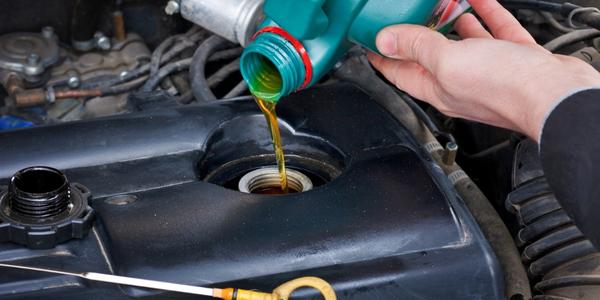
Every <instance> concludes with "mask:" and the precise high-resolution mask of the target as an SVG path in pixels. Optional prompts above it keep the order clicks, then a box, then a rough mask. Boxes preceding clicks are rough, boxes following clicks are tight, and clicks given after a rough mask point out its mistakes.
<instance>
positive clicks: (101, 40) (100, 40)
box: [94, 32, 111, 50]
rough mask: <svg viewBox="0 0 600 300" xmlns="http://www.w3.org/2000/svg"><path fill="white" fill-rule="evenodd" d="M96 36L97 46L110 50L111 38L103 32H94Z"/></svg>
mask: <svg viewBox="0 0 600 300" xmlns="http://www.w3.org/2000/svg"><path fill="white" fill-rule="evenodd" d="M94 38H95V39H96V47H98V48H99V49H101V50H110V47H111V45H110V39H109V38H108V37H107V36H105V35H104V33H102V32H96V34H94Z"/></svg>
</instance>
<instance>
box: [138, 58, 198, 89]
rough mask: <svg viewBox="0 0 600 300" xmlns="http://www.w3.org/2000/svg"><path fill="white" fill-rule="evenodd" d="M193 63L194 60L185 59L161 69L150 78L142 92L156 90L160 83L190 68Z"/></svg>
mask: <svg viewBox="0 0 600 300" xmlns="http://www.w3.org/2000/svg"><path fill="white" fill-rule="evenodd" d="M191 63H192V58H185V59H182V60H178V61H176V62H171V63H168V64H166V65H165V66H163V67H162V68H160V70H159V71H158V72H157V73H156V75H154V76H153V77H151V78H149V79H148V81H146V83H145V84H144V86H143V87H142V91H145V92H149V91H152V90H154V89H155V88H156V87H157V86H158V85H159V84H160V82H161V81H162V80H163V79H164V78H165V77H167V76H169V75H170V74H171V73H174V72H180V71H183V70H185V69H187V68H189V66H190V64H191Z"/></svg>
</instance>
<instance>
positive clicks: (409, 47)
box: [376, 25, 451, 73]
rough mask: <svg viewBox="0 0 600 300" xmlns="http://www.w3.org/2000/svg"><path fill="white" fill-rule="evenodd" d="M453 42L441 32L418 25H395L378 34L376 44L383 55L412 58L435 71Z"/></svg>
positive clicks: (404, 58) (430, 70)
mask: <svg viewBox="0 0 600 300" xmlns="http://www.w3.org/2000/svg"><path fill="white" fill-rule="evenodd" d="M450 44H451V42H450V41H449V40H448V39H447V38H446V37H444V36H443V35H442V34H441V33H439V32H437V31H434V30H431V29H429V28H427V27H424V26H418V25H393V26H389V27H387V28H384V29H383V30H381V31H380V32H379V34H377V40H376V45H377V49H378V50H379V52H381V54H382V55H384V56H387V57H390V58H395V59H402V60H410V61H414V62H416V63H418V64H419V65H421V66H423V67H424V68H425V69H427V70H428V71H429V72H432V73H435V71H436V70H437V65H438V63H439V60H440V57H441V56H442V55H440V54H441V53H444V49H445V48H446V47H448V46H449V45H450Z"/></svg>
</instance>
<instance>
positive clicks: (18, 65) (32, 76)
mask: <svg viewBox="0 0 600 300" xmlns="http://www.w3.org/2000/svg"><path fill="white" fill-rule="evenodd" d="M59 53H60V48H59V46H58V42H57V40H56V36H55V35H54V33H53V31H52V29H51V28H48V27H46V28H44V30H43V31H42V33H11V34H6V35H3V36H0V73H10V72H16V73H18V74H19V75H21V76H22V77H23V78H25V79H26V80H27V81H30V82H38V81H39V80H40V75H42V74H43V73H44V72H45V71H46V70H47V68H49V67H50V66H52V65H53V64H55V63H57V62H58V60H59Z"/></svg>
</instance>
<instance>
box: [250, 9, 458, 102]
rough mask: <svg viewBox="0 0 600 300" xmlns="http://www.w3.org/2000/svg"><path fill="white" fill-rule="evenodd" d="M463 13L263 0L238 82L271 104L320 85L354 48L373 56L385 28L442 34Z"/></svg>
mask: <svg viewBox="0 0 600 300" xmlns="http://www.w3.org/2000/svg"><path fill="white" fill-rule="evenodd" d="M467 9H469V5H468V3H467V1H466V0H293V1H292V0H266V1H265V3H264V7H263V10H264V13H265V15H266V18H265V20H264V22H263V23H262V25H261V26H260V27H259V30H258V32H257V33H256V34H255V35H254V37H253V41H252V42H250V43H249V44H248V45H247V47H246V48H245V50H244V52H243V54H242V58H241V66H240V68H241V72H242V76H243V77H244V79H245V80H246V82H247V83H248V86H249V88H250V91H251V92H252V93H253V94H254V95H255V96H257V97H259V98H261V99H263V100H265V101H269V102H275V103H276V102H278V101H279V99H281V98H282V97H284V96H287V95H289V94H290V93H292V92H294V91H297V90H301V89H304V88H307V87H309V86H311V85H312V84H314V83H315V82H317V81H318V80H319V79H321V77H322V76H323V75H325V74H326V73H327V72H328V71H329V70H330V69H331V68H332V67H333V65H334V64H335V63H336V62H338V61H339V60H340V59H341V58H342V56H343V55H344V54H345V53H346V52H347V51H348V50H349V49H350V48H351V47H352V46H353V45H355V44H359V45H362V46H364V47H366V48H367V49H370V50H372V51H375V52H376V51H377V49H376V46H375V38H376V36H377V33H378V32H379V31H380V30H381V29H383V28H384V27H386V26H388V25H392V24H422V25H427V26H429V27H431V28H432V29H436V30H445V29H447V28H449V26H450V24H451V23H452V21H453V20H454V19H455V18H456V17H458V16H459V15H460V14H461V13H463V12H464V11H466V10H467Z"/></svg>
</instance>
